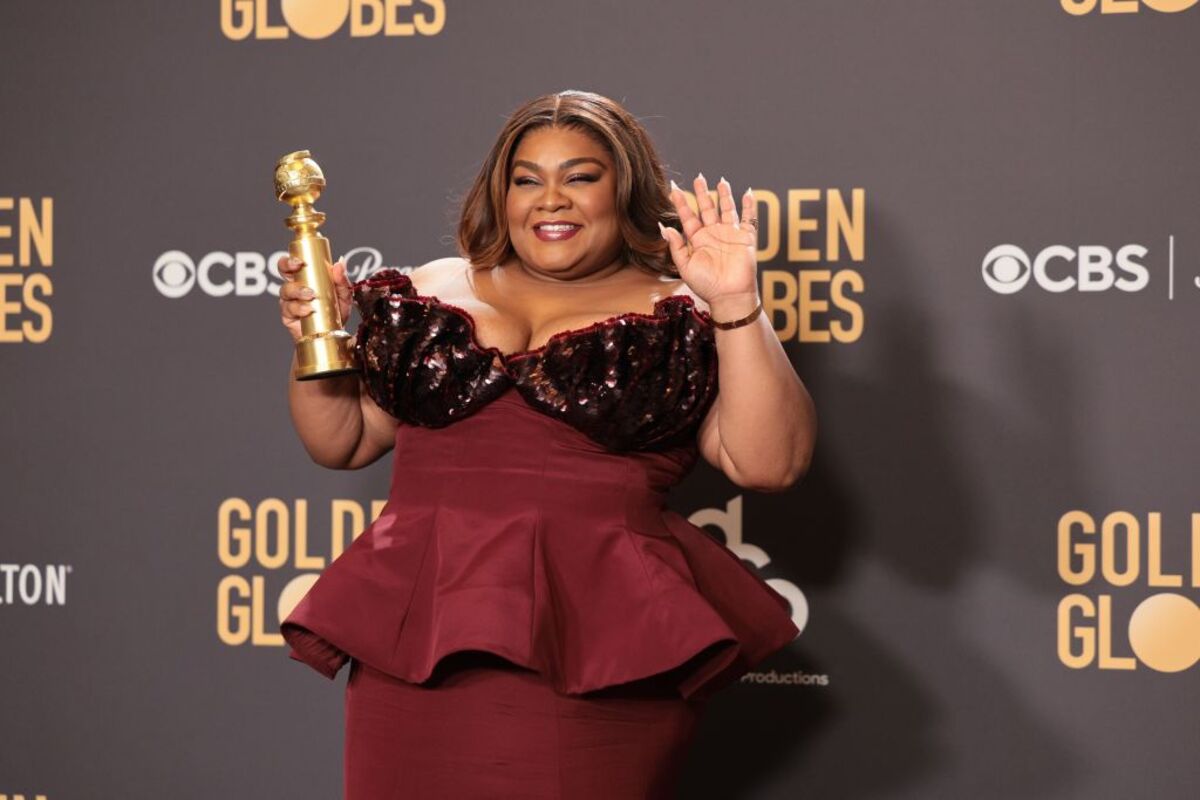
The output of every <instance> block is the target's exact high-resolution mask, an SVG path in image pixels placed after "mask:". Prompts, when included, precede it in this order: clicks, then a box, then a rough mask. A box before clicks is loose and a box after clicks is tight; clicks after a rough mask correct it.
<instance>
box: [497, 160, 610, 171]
mask: <svg viewBox="0 0 1200 800" xmlns="http://www.w3.org/2000/svg"><path fill="white" fill-rule="evenodd" d="M589 161H590V162H591V163H593V164H597V165H599V167H600V168H601V169H608V167H606V166H605V165H604V162H603V161H601V160H600V159H598V158H592V157H591V156H581V157H579V158H568V159H567V160H566V161H564V162H562V163H561V164H559V165H558V168H559V169H560V170H564V169H570V168H571V167H573V166H575V165H576V164H583V163H586V162H589ZM513 167H525V168H526V169H531V170H533V171H534V172H541V171H542V168H541V167H539V166H538V165H537V164H534V163H533V162H532V161H525V160H523V159H522V160H518V161H514V162H513Z"/></svg>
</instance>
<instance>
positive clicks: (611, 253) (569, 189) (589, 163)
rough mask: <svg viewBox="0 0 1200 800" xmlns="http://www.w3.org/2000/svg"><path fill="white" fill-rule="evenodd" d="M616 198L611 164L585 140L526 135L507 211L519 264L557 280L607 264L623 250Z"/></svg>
mask: <svg viewBox="0 0 1200 800" xmlns="http://www.w3.org/2000/svg"><path fill="white" fill-rule="evenodd" d="M616 194H617V192H616V174H615V170H614V167H613V163H612V158H611V157H610V156H609V155H608V151H607V150H606V149H605V148H604V147H603V146H602V145H601V144H599V143H598V142H596V141H595V140H594V139H592V138H591V137H590V136H588V135H586V134H583V133H580V132H579V131H576V130H572V129H569V128H537V129H535V130H533V131H530V132H529V133H527V134H525V136H524V137H523V138H522V139H521V143H520V145H518V147H517V150H516V152H515V153H514V154H513V169H512V177H511V178H510V180H509V184H508V201H507V203H506V212H507V215H508V235H509V238H510V239H511V241H512V245H513V249H514V250H516V252H517V256H518V257H519V258H520V259H521V260H522V261H523V262H524V263H525V265H526V266H527V267H529V268H530V269H532V270H537V271H541V272H546V273H550V274H554V275H586V274H589V273H591V272H593V271H595V270H598V269H601V268H603V267H605V266H606V265H608V264H610V263H612V261H613V260H614V259H615V258H617V257H618V256H619V254H620V252H621V248H622V246H623V244H624V242H623V240H622V237H621V232H620V228H619V226H618V222H617V220H618V215H617V206H616ZM549 223H560V224H559V225H558V226H555V227H546V225H547V224H549Z"/></svg>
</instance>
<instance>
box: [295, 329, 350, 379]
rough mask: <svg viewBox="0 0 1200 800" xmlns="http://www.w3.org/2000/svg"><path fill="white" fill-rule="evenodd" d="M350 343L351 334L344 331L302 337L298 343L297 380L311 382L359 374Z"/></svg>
mask: <svg viewBox="0 0 1200 800" xmlns="http://www.w3.org/2000/svg"><path fill="white" fill-rule="evenodd" d="M349 341H350V334H349V333H348V332H346V331H342V330H337V331H329V332H328V333H319V334H313V335H311V336H304V337H302V338H301V339H300V340H299V341H297V342H296V380H298V381H310V380H315V379H318V378H332V377H334V376H337V375H346V374H348V373H351V372H358V364H356V363H355V361H354V358H353V356H352V355H351V352H350V347H349Z"/></svg>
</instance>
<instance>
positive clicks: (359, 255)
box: [150, 247, 383, 299]
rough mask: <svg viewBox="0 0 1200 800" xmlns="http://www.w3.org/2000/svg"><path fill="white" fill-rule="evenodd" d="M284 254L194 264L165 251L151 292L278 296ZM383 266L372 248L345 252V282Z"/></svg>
mask: <svg viewBox="0 0 1200 800" xmlns="http://www.w3.org/2000/svg"><path fill="white" fill-rule="evenodd" d="M281 255H286V254H285V253H283V252H275V253H272V254H271V255H270V256H264V255H263V254H262V253H252V252H238V253H226V252H224V251H223V250H216V251H213V252H211V253H208V254H206V255H204V256H202V257H201V258H200V260H199V261H193V260H192V258H191V256H189V255H188V254H187V253H185V252H183V251H182V250H168V251H167V252H165V253H163V254H162V255H161V256H159V257H158V260H157V261H155V262H154V268H153V269H152V270H151V272H150V274H151V277H152V278H153V279H154V288H156V289H158V292H159V294H161V295H163V296H164V297H170V298H173V299H174V298H179V297H183V296H184V295H186V294H188V293H189V292H190V291H192V289H193V288H194V287H196V286H199V287H200V291H202V292H204V293H205V294H207V295H209V296H210V297H225V296H226V295H230V294H233V295H237V296H239V297H254V296H257V295H260V294H263V293H268V294H272V295H275V296H276V297H278V296H279V285H280V284H281V283H283V279H282V278H281V277H280V276H279V273H278V272H277V271H276V269H275V262H276V261H277V260H278V259H279V257H280V256H281ZM382 265H383V255H382V254H381V253H380V252H379V251H378V250H376V249H375V248H374V247H356V248H354V249H353V250H347V251H346V278H347V280H349V281H350V282H351V283H353V282H355V281H359V280H362V279H363V278H365V277H367V276H368V275H370V274H371V273H373V272H375V271H376V270H378V269H379V268H380V267H381V266H382Z"/></svg>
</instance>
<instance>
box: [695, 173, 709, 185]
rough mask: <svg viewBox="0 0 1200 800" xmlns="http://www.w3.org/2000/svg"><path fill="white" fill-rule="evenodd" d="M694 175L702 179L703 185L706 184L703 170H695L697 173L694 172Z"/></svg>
mask: <svg viewBox="0 0 1200 800" xmlns="http://www.w3.org/2000/svg"><path fill="white" fill-rule="evenodd" d="M696 177H697V178H699V179H700V180H701V181H703V182H704V184H705V185H708V181H706V180H704V173H703V172H697V173H696Z"/></svg>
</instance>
